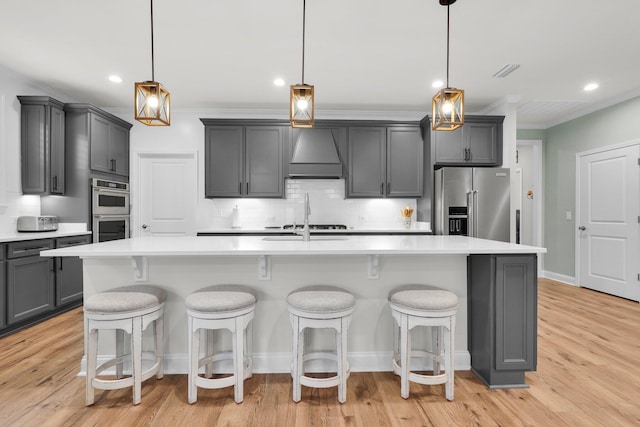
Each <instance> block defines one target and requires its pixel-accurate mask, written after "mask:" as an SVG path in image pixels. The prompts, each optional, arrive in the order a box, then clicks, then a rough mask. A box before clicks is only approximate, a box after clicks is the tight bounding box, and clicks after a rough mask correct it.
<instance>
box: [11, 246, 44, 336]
mask: <svg viewBox="0 0 640 427" xmlns="http://www.w3.org/2000/svg"><path fill="white" fill-rule="evenodd" d="M53 247H54V240H53V239H41V240H40V239H39V240H27V241H21V242H11V243H8V244H7V261H6V269H7V283H6V287H7V293H6V295H7V303H6V307H7V325H11V324H14V323H17V322H21V321H25V320H28V319H30V318H32V317H35V316H37V315H39V314H42V313H46V312H48V311H51V310H52V309H53V308H54V306H55V289H54V287H55V273H54V269H53V259H52V258H43V257H40V251H41V250H47V249H53Z"/></svg>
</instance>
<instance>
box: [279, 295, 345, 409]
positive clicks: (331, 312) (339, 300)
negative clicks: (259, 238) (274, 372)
mask: <svg viewBox="0 0 640 427" xmlns="http://www.w3.org/2000/svg"><path fill="white" fill-rule="evenodd" d="M287 303H288V305H289V318H290V319H291V325H292V327H293V363H292V369H291V376H292V378H293V401H294V402H299V401H300V399H301V394H302V386H303V385H304V386H307V387H315V388H328V387H334V386H338V402H340V403H344V402H346V400H347V378H348V377H349V374H350V370H349V362H348V361H347V330H348V329H349V323H350V322H351V315H352V314H353V309H354V307H355V297H354V296H353V295H352V294H350V293H349V292H347V291H345V290H343V289H340V288H336V287H332V286H311V287H307V288H302V289H298V290H295V291H293V292H291V293H290V294H289V295H288V296H287ZM306 328H329V329H335V331H336V352H335V354H334V353H328V352H313V353H308V354H305V353H304V333H305V329H306ZM316 359H329V360H332V361H335V362H336V364H337V370H336V375H335V376H333V377H330V378H314V377H310V376H307V375H305V374H304V362H307V361H309V360H316Z"/></svg>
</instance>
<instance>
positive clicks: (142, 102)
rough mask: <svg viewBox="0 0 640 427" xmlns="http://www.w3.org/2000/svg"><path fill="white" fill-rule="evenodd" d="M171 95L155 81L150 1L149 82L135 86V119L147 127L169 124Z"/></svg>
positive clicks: (137, 83)
mask: <svg viewBox="0 0 640 427" xmlns="http://www.w3.org/2000/svg"><path fill="white" fill-rule="evenodd" d="M170 104H171V95H170V94H169V92H167V90H166V89H165V88H164V87H163V86H162V85H161V84H160V83H158V82H157V81H155V66H154V57H153V0H151V81H145V82H136V84H135V118H136V120H138V121H139V122H141V123H144V124H145V125H147V126H169V125H170V124H171V111H170Z"/></svg>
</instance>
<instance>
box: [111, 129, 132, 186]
mask: <svg viewBox="0 0 640 427" xmlns="http://www.w3.org/2000/svg"><path fill="white" fill-rule="evenodd" d="M109 161H110V165H109V166H110V167H111V170H112V172H113V173H115V174H116V175H122V176H129V130H128V129H125V128H123V127H121V126H118V125H115V124H113V123H112V124H111V126H110V128H109Z"/></svg>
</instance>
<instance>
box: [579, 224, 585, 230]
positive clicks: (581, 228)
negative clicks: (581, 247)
mask: <svg viewBox="0 0 640 427" xmlns="http://www.w3.org/2000/svg"><path fill="white" fill-rule="evenodd" d="M586 229H587V227H585V226H584V225H581V226H580V227H578V230H580V231H584V230H586Z"/></svg>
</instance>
